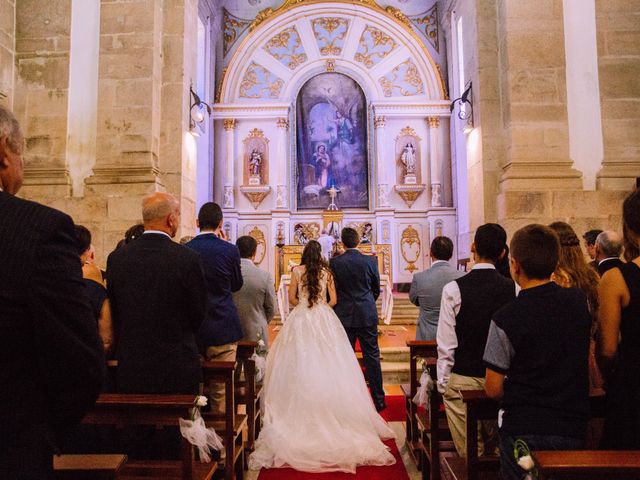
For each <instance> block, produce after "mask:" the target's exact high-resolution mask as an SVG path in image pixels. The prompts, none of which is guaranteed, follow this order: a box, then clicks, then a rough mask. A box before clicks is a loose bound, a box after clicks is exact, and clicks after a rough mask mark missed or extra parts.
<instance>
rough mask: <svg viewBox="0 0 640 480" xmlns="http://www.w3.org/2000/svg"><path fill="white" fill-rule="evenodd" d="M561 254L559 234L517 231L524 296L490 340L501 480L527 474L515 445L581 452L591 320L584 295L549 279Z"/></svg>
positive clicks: (501, 315)
mask: <svg viewBox="0 0 640 480" xmlns="http://www.w3.org/2000/svg"><path fill="white" fill-rule="evenodd" d="M559 248H560V243H559V240H558V236H557V234H556V233H555V232H554V231H553V230H551V229H550V228H548V227H545V226H543V225H528V226H526V227H524V228H521V229H520V230H518V231H517V232H516V233H515V235H514V236H513V239H512V240H511V264H510V267H511V275H512V276H513V278H514V280H515V281H516V282H517V283H518V284H519V285H520V287H521V288H522V290H521V291H520V293H519V295H518V297H517V298H516V300H515V301H514V302H512V303H510V304H509V305H507V306H505V307H503V308H502V309H500V310H498V311H497V312H496V313H495V314H494V316H493V321H492V322H491V327H490V330H489V336H488V338H487V345H486V348H485V352H484V362H485V366H486V377H485V378H486V384H485V390H486V392H487V395H489V396H490V397H492V398H495V399H502V410H501V412H500V413H501V421H499V425H500V464H501V475H502V479H503V480H521V479H523V478H524V477H525V475H526V472H525V471H524V470H523V469H521V468H520V467H519V466H518V464H517V461H516V459H515V457H514V451H513V450H514V443H515V441H516V440H517V439H522V440H524V441H525V442H526V443H527V445H528V446H529V448H530V449H531V451H535V450H579V449H581V448H584V441H585V436H586V430H587V421H588V416H589V397H588V395H589V381H588V355H589V331H590V327H591V316H590V314H589V309H588V306H587V299H586V296H585V294H584V293H582V292H581V291H580V290H578V289H576V288H562V287H560V286H558V285H557V284H555V283H554V282H552V281H551V280H550V277H551V274H552V273H553V271H554V270H555V268H556V265H557V263H558V255H559Z"/></svg>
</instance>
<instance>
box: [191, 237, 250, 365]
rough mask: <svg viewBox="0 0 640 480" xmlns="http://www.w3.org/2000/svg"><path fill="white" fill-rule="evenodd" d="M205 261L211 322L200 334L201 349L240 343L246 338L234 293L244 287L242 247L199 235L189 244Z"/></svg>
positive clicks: (208, 308)
mask: <svg viewBox="0 0 640 480" xmlns="http://www.w3.org/2000/svg"><path fill="white" fill-rule="evenodd" d="M186 246H187V247H188V248H191V249H192V250H195V251H196V252H198V253H199V254H200V257H201V258H202V264H203V266H204V274H205V277H206V279H207V319H206V320H205V321H204V323H203V324H202V327H201V328H200V331H199V332H198V345H199V346H200V348H201V350H202V351H203V353H204V351H205V350H206V348H207V347H211V346H217V345H225V344H227V343H233V342H237V341H238V340H241V339H242V337H243V333H242V327H241V326H240V318H239V317H238V310H237V308H236V305H235V304H234V303H233V297H232V295H231V294H232V293H233V292H237V291H238V290H240V288H241V287H242V272H241V270H240V252H239V251H238V247H236V246H235V245H233V244H232V243H229V242H227V241H225V240H221V239H219V238H218V237H216V235H215V234H213V233H205V234H202V235H198V236H196V237H195V238H194V239H193V240H191V241H190V242H189V243H187V245H186Z"/></svg>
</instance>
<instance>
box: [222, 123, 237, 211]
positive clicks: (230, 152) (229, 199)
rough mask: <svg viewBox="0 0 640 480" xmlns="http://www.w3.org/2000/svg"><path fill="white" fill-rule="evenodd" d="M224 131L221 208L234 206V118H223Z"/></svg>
mask: <svg viewBox="0 0 640 480" xmlns="http://www.w3.org/2000/svg"><path fill="white" fill-rule="evenodd" d="M223 123H224V132H225V139H226V143H227V162H226V169H225V174H224V200H223V205H222V206H223V208H235V201H234V196H233V186H234V184H235V180H234V167H235V161H236V155H235V151H234V146H235V138H234V130H235V127H236V121H235V119H234V118H225V119H224V122H223Z"/></svg>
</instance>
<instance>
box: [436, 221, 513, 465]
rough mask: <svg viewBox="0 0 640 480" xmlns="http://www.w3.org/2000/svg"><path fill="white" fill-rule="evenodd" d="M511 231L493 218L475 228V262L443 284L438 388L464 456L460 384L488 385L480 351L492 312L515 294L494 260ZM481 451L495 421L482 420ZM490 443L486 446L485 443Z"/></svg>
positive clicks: (485, 450) (477, 387)
mask: <svg viewBox="0 0 640 480" xmlns="http://www.w3.org/2000/svg"><path fill="white" fill-rule="evenodd" d="M506 240H507V235H506V232H505V231H504V229H503V228H502V227H501V226H500V225H497V224H495V223H487V224H485V225H482V226H480V227H479V228H478V229H477V230H476V234H475V238H474V241H473V244H472V245H471V252H472V253H473V258H474V262H475V265H474V266H473V269H472V270H471V271H470V272H469V273H468V274H467V275H465V276H463V277H461V278H459V279H457V280H454V281H453V282H450V283H448V284H447V285H445V287H444V289H443V291H442V303H441V304H440V318H439V320H438V333H437V342H438V367H437V370H438V382H437V385H438V391H439V392H440V393H442V394H443V398H444V404H445V408H446V413H447V421H448V423H449V429H450V430H451V436H452V437H453V442H454V444H455V447H456V450H457V451H458V454H459V455H460V456H462V457H464V456H466V447H465V440H466V431H467V429H466V424H465V421H466V413H467V408H466V406H465V405H464V403H463V402H462V397H461V395H460V393H459V392H460V390H482V389H483V388H484V364H483V362H482V355H483V353H484V347H485V344H486V342H487V335H488V333H489V325H490V324H491V318H492V316H493V314H494V313H495V312H496V311H497V310H498V309H499V308H501V307H502V306H503V305H505V304H507V303H509V302H510V301H512V300H513V299H514V298H515V292H516V287H515V284H514V282H513V280H510V279H508V278H505V277H504V276H502V275H500V273H498V271H496V269H495V264H496V262H497V261H498V260H499V259H500V258H502V257H503V256H504V254H505V246H506ZM479 436H480V437H482V438H478V453H479V454H480V455H483V454H490V453H492V452H493V448H492V447H494V446H495V443H496V442H497V431H496V428H495V423H494V422H483V428H481V429H480V435H479ZM485 444H486V448H485Z"/></svg>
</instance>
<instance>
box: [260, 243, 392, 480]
mask: <svg viewBox="0 0 640 480" xmlns="http://www.w3.org/2000/svg"><path fill="white" fill-rule="evenodd" d="M327 290H328V292H329V298H330V300H329V303H327V301H326V298H327ZM289 301H290V303H291V304H292V305H296V307H295V308H294V309H293V310H292V312H291V313H290V315H289V316H288V317H287V321H286V322H285V323H284V325H283V326H282V330H281V331H280V333H279V335H278V337H277V338H276V341H275V343H274V344H273V347H272V348H271V350H270V351H269V354H268V356H267V368H266V375H265V382H264V412H265V415H264V419H263V425H262V431H261V432H260V436H259V437H258V440H257V441H256V449H255V451H254V452H253V453H252V454H251V456H250V457H249V468H251V469H252V470H257V469H260V468H261V467H264V468H277V467H292V468H294V469H296V470H301V471H305V472H329V471H342V472H349V473H355V471H356V466H358V465H391V464H393V463H395V458H394V457H393V455H392V454H391V452H390V451H389V449H388V448H387V447H386V445H385V444H384V443H383V442H382V440H381V439H388V438H393V437H394V434H393V432H392V430H391V429H390V428H389V426H388V425H387V423H386V422H385V421H384V420H383V419H382V417H380V415H378V413H377V412H376V409H375V407H374V405H373V401H372V400H371V396H370V395H369V391H368V389H367V386H366V384H365V381H364V377H363V375H362V371H361V370H360V366H359V365H358V361H357V359H356V356H355V354H354V352H353V349H352V348H351V345H350V344H349V340H348V339H347V334H346V333H345V331H344V328H343V326H342V324H341V323H340V320H339V319H338V317H337V316H336V314H335V313H334V312H333V308H331V307H332V306H333V305H335V304H336V291H335V286H334V283H333V276H332V275H331V273H330V271H329V269H328V266H327V264H326V262H325V261H324V260H323V259H322V250H321V247H320V244H319V243H318V242H316V241H314V240H312V241H310V242H309V243H308V244H307V245H306V246H305V249H304V252H303V253H302V262H301V266H299V267H296V268H294V269H293V271H292V275H291V285H290V286H289Z"/></svg>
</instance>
